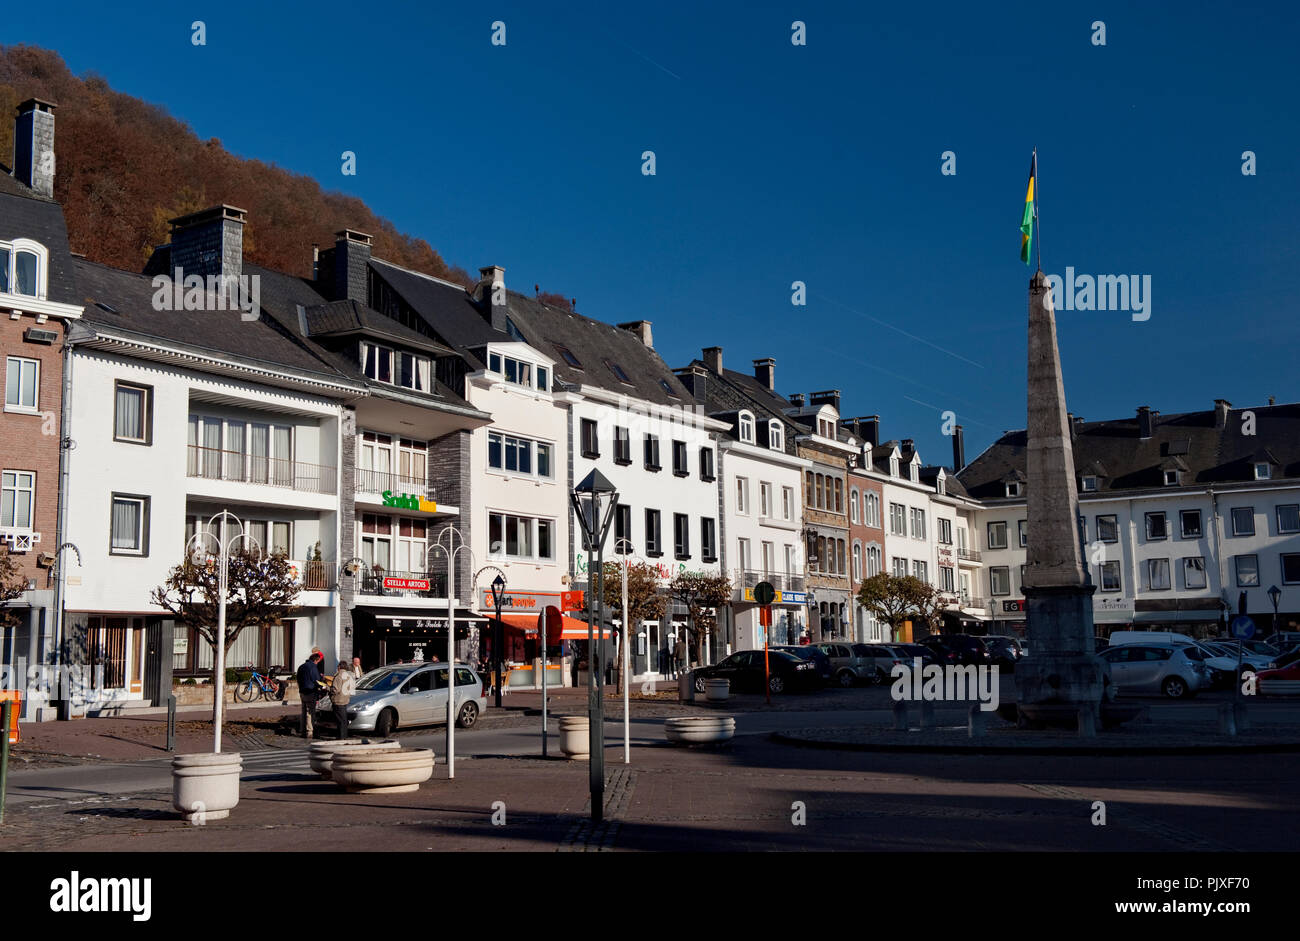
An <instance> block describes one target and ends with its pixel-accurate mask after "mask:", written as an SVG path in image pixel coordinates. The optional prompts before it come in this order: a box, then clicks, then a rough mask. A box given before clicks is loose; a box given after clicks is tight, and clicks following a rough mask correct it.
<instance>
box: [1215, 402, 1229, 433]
mask: <svg viewBox="0 0 1300 941" xmlns="http://www.w3.org/2000/svg"><path fill="white" fill-rule="evenodd" d="M1231 410H1232V403H1231V402H1229V401H1228V400H1227V399H1215V400H1214V427H1215V428H1226V427H1227V425H1228V412H1230V411H1231Z"/></svg>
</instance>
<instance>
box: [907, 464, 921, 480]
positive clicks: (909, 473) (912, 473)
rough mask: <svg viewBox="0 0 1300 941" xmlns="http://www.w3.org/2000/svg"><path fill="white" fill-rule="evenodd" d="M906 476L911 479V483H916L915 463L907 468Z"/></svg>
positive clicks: (917, 478)
mask: <svg viewBox="0 0 1300 941" xmlns="http://www.w3.org/2000/svg"><path fill="white" fill-rule="evenodd" d="M907 476H908V477H909V478H910V479H911V481H912V483H917V481H918V480H919V477H918V471H917V466H916V462H915V461H913V462H912V463H911V464H909V465H908V466H907Z"/></svg>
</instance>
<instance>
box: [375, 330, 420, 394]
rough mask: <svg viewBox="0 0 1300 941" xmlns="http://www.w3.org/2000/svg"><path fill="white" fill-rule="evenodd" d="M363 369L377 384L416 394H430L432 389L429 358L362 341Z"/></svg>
mask: <svg viewBox="0 0 1300 941" xmlns="http://www.w3.org/2000/svg"><path fill="white" fill-rule="evenodd" d="M361 369H362V372H364V373H365V375H366V378H367V379H373V380H375V381H376V382H386V383H388V384H390V385H395V386H402V387H403V388H406V389H414V390H415V391H416V392H428V391H430V389H431V388H432V387H431V385H430V381H431V379H432V376H431V362H430V360H429V357H427V356H417V355H416V354H414V353H406V352H403V351H401V350H392V349H389V348H388V347H386V346H379V345H378V344H376V343H368V342H366V341H362V343H361Z"/></svg>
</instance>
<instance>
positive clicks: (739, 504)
mask: <svg viewBox="0 0 1300 941" xmlns="http://www.w3.org/2000/svg"><path fill="white" fill-rule="evenodd" d="M736 512H737V513H739V514H741V515H742V516H748V515H749V478H748V477H737V478H736Z"/></svg>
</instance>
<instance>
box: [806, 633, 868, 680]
mask: <svg viewBox="0 0 1300 941" xmlns="http://www.w3.org/2000/svg"><path fill="white" fill-rule="evenodd" d="M866 646H867V645H866V644H840V643H831V644H818V645H817V647H818V648H819V649H820V650H821V652H822V653H824V654H826V656H828V657H830V660H831V674H832V675H833V676H834V679H835V682H836V683H838V684H839V685H840V686H843V687H845V688H847V687H849V686H853V685H854V684H856V683H865V682H868V681H869V680H870V679H871V677H872V675H873V673H874V672H875V669H876V666H875V663H874V662H872V660H871V659H870V658H869V657H866V656H863V654H862V653H859V652H858V651H859V648H863V649H865V648H866Z"/></svg>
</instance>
